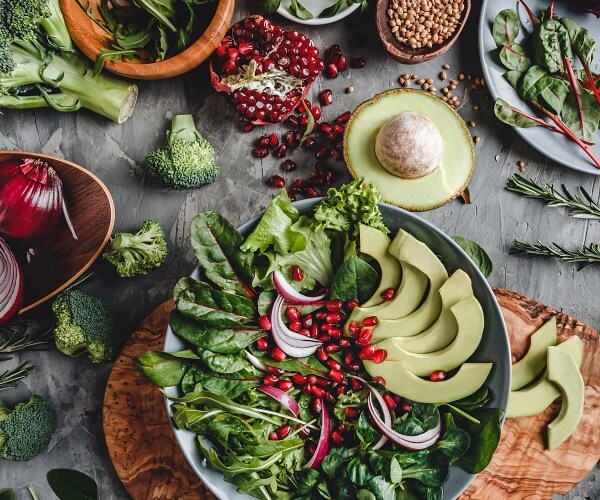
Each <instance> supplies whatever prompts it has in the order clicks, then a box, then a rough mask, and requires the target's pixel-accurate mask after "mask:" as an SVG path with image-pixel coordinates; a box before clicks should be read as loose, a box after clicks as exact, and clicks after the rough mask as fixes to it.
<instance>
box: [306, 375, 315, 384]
mask: <svg viewBox="0 0 600 500" xmlns="http://www.w3.org/2000/svg"><path fill="white" fill-rule="evenodd" d="M306 381H307V382H308V383H309V384H310V385H315V384H316V383H317V376H316V375H314V374H312V373H311V374H310V375H307V377H306Z"/></svg>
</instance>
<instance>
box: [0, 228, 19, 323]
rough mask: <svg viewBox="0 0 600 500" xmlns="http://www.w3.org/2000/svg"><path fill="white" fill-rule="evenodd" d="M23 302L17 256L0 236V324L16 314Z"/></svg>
mask: <svg viewBox="0 0 600 500" xmlns="http://www.w3.org/2000/svg"><path fill="white" fill-rule="evenodd" d="M22 302H23V276H22V275H21V269H20V267H19V263H18V262H17V258H16V257H15V255H14V254H13V252H12V250H11V249H10V247H9V246H8V243H6V241H4V240H3V239H2V238H0V325H3V324H5V323H7V322H8V321H10V320H11V319H12V318H13V317H14V316H16V315H17V313H18V312H19V309H21V304H22Z"/></svg>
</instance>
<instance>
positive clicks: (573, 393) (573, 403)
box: [548, 347, 585, 451]
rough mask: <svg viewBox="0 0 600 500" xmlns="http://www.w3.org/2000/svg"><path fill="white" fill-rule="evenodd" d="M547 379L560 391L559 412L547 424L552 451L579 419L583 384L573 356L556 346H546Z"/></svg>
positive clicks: (581, 409) (565, 437)
mask: <svg viewBox="0 0 600 500" xmlns="http://www.w3.org/2000/svg"><path fill="white" fill-rule="evenodd" d="M548 380H549V381H550V382H554V383H555V384H556V385H557V386H558V388H559V389H560V392H561V393H562V406H561V408H560V413H559V414H558V417H556V418H555V419H554V420H553V421H552V422H550V423H549V424H548V449H549V450H550V451H552V450H553V449H555V448H556V447H557V446H559V445H560V444H561V443H562V442H564V441H565V440H566V439H567V438H568V437H569V436H570V435H571V434H573V431H575V429H576V428H577V425H578V424H579V421H580V420H581V415H583V401H584V392H585V384H584V382H583V377H582V376H581V372H580V371H579V366H577V363H576V361H575V360H574V359H573V357H572V356H571V355H570V354H569V353H568V352H567V351H565V350H563V349H558V348H557V347H548Z"/></svg>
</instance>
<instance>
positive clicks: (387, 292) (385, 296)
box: [381, 288, 396, 301]
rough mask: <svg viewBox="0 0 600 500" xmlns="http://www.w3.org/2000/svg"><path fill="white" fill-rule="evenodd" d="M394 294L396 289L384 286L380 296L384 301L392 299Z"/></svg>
mask: <svg viewBox="0 0 600 500" xmlns="http://www.w3.org/2000/svg"><path fill="white" fill-rule="evenodd" d="M394 295H396V290H394V289H393V288H386V289H385V290H384V291H383V292H381V298H382V299H383V300H386V301H388V300H392V299H393V298H394Z"/></svg>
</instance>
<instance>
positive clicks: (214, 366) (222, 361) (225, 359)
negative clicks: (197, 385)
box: [198, 349, 252, 374]
mask: <svg viewBox="0 0 600 500" xmlns="http://www.w3.org/2000/svg"><path fill="white" fill-rule="evenodd" d="M198 354H199V355H200V359H201V360H202V362H203V363H204V364H205V365H206V367H207V368H208V369H209V370H212V371H214V372H217V373H225V374H230V373H235V372H239V371H240V370H244V369H248V368H250V367H251V366H252V365H251V364H250V362H249V361H248V360H247V359H246V355H245V354H244V351H243V350H241V349H240V350H238V352H236V353H232V354H218V353H216V352H212V351H208V350H206V349H198Z"/></svg>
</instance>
